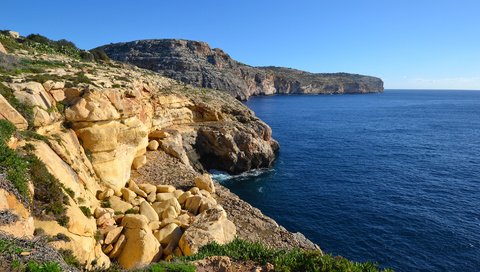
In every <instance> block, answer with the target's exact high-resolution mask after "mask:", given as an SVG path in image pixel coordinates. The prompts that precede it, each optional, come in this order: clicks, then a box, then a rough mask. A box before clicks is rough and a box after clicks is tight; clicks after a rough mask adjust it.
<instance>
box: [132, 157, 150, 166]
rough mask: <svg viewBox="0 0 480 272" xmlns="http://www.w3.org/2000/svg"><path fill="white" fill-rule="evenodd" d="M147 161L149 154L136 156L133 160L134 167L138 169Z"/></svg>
mask: <svg viewBox="0 0 480 272" xmlns="http://www.w3.org/2000/svg"><path fill="white" fill-rule="evenodd" d="M146 163H147V156H145V155H142V156H138V157H136V158H135V159H134V160H133V162H132V169H134V170H137V169H139V168H140V167H142V166H144V165H145V164H146Z"/></svg>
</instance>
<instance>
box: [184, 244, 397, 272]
mask: <svg viewBox="0 0 480 272" xmlns="http://www.w3.org/2000/svg"><path fill="white" fill-rule="evenodd" d="M209 256H228V257H230V258H232V259H233V260H239V261H248V260H250V261H254V262H257V263H261V264H265V263H267V262H268V263H271V264H273V265H274V266H275V271H285V272H293V271H312V272H335V271H348V272H376V271H385V272H386V271H392V270H390V269H384V270H381V269H380V268H379V267H378V265H377V264H374V263H371V262H366V263H357V262H352V261H349V260H347V259H345V258H343V257H340V256H337V257H333V256H331V255H323V254H322V253H321V252H320V251H305V250H300V249H293V250H277V249H269V248H266V247H265V246H263V245H261V244H258V243H251V242H247V241H244V240H241V239H238V238H236V239H235V240H234V241H232V242H231V243H228V244H226V245H219V244H217V243H212V244H209V245H206V246H204V247H202V248H201V249H200V250H199V252H198V253H197V254H195V255H193V256H189V257H183V258H182V259H183V260H187V261H193V260H200V259H204V258H206V257H209Z"/></svg>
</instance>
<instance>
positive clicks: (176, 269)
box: [138, 262, 196, 272]
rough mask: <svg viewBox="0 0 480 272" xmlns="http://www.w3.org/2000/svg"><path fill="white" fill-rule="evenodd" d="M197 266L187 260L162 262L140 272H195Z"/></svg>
mask: <svg viewBox="0 0 480 272" xmlns="http://www.w3.org/2000/svg"><path fill="white" fill-rule="evenodd" d="M195 270H196V269H195V266H194V265H192V264H189V263H185V262H171V263H169V262H160V263H156V264H152V265H150V266H149V267H147V268H145V269H143V270H139V271H138V272H140V271H142V272H195Z"/></svg>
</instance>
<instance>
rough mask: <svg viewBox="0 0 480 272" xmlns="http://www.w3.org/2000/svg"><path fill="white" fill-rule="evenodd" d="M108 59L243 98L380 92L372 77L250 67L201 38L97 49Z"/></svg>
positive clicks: (149, 41) (133, 43)
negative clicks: (271, 95) (200, 40)
mask: <svg viewBox="0 0 480 272" xmlns="http://www.w3.org/2000/svg"><path fill="white" fill-rule="evenodd" d="M101 48H102V49H103V50H105V52H106V53H107V54H108V56H109V57H110V58H112V59H115V60H118V61H122V62H127V63H131V64H133V65H136V66H138V67H142V68H146V69H149V70H152V71H155V72H158V73H160V74H162V75H164V76H167V77H170V78H173V79H176V80H179V81H182V82H185V83H188V84H192V85H194V86H197V87H204V88H213V89H217V90H222V91H227V92H228V93H230V94H231V95H233V96H234V97H236V98H238V99H241V100H245V99H248V98H249V97H250V96H252V95H270V94H342V93H371V92H383V81H382V80H381V79H379V78H376V77H371V76H363V75H356V74H347V73H317V74H315V73H309V72H305V71H300V70H295V69H289V68H282V67H252V66H249V65H246V64H243V63H240V62H238V61H235V60H234V59H232V58H231V57H230V56H229V55H228V54H226V53H225V52H224V51H223V50H221V49H218V48H215V49H211V48H210V46H209V45H208V44H207V43H205V42H198V41H188V40H174V39H163V40H142V41H133V42H127V43H116V44H109V45H105V46H102V47H101Z"/></svg>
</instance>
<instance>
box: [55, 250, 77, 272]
mask: <svg viewBox="0 0 480 272" xmlns="http://www.w3.org/2000/svg"><path fill="white" fill-rule="evenodd" d="M60 254H62V258H63V260H64V261H65V263H66V264H68V265H69V266H73V267H76V268H80V267H81V266H82V265H81V264H80V261H79V260H78V259H77V258H76V257H75V256H73V253H72V251H71V250H65V249H61V250H60Z"/></svg>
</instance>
